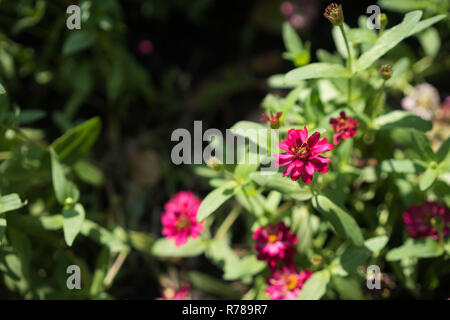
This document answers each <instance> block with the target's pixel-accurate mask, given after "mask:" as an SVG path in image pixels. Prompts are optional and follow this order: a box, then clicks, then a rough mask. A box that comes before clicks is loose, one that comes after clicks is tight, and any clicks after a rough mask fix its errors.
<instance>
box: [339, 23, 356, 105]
mask: <svg viewBox="0 0 450 320" xmlns="http://www.w3.org/2000/svg"><path fill="white" fill-rule="evenodd" d="M339 29H341V32H342V36H343V37H344V42H345V47H346V48H347V55H348V58H347V67H348V71H349V73H350V77H349V78H348V104H349V105H350V101H351V97H352V77H353V72H352V55H351V53H350V46H349V44H348V40H347V36H346V35H345V30H344V25H343V24H341V25H340V26H339Z"/></svg>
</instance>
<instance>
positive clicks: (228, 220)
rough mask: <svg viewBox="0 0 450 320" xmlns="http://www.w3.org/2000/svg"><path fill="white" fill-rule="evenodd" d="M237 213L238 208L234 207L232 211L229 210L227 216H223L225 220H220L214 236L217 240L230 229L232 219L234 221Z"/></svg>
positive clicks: (238, 211)
mask: <svg viewBox="0 0 450 320" xmlns="http://www.w3.org/2000/svg"><path fill="white" fill-rule="evenodd" d="M239 213H240V209H239V208H234V209H233V211H231V212H230V214H229V215H228V217H226V218H225V220H224V221H223V222H222V224H221V225H220V227H219V229H218V230H217V232H216V236H215V239H216V240H219V239H220V238H222V237H223V236H224V235H225V234H226V233H227V231H228V229H230V227H231V226H232V225H233V223H234V221H236V219H237V217H238V216H239Z"/></svg>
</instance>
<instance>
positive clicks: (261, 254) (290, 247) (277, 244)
mask: <svg viewBox="0 0 450 320" xmlns="http://www.w3.org/2000/svg"><path fill="white" fill-rule="evenodd" d="M253 239H254V240H255V245H254V248H255V250H256V251H257V252H258V255H257V258H258V259H259V260H264V261H266V262H267V264H268V265H269V266H270V267H272V268H273V267H275V266H276V264H277V262H278V261H280V260H284V259H290V258H292V257H293V256H294V254H295V248H294V244H296V243H297V241H298V238H297V236H296V235H294V234H292V233H291V232H290V229H289V227H287V226H286V225H285V224H284V223H283V222H281V221H280V222H278V223H277V224H275V225H268V226H265V227H260V228H258V229H256V231H255V232H254V233H253Z"/></svg>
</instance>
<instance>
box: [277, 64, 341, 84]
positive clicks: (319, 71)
mask: <svg viewBox="0 0 450 320" xmlns="http://www.w3.org/2000/svg"><path fill="white" fill-rule="evenodd" d="M349 77H350V74H349V72H348V70H347V69H346V68H344V67H343V66H341V65H339V64H331V63H326V62H317V63H310V64H308V65H306V66H304V67H300V68H296V69H294V70H292V71H290V72H288V73H287V74H286V76H285V80H286V83H291V82H296V81H299V80H306V79H318V78H349Z"/></svg>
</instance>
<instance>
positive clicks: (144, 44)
mask: <svg viewBox="0 0 450 320" xmlns="http://www.w3.org/2000/svg"><path fill="white" fill-rule="evenodd" d="M138 47H139V52H140V53H141V54H150V53H152V52H153V43H152V42H151V41H149V40H141V41H140V42H139V46H138Z"/></svg>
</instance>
